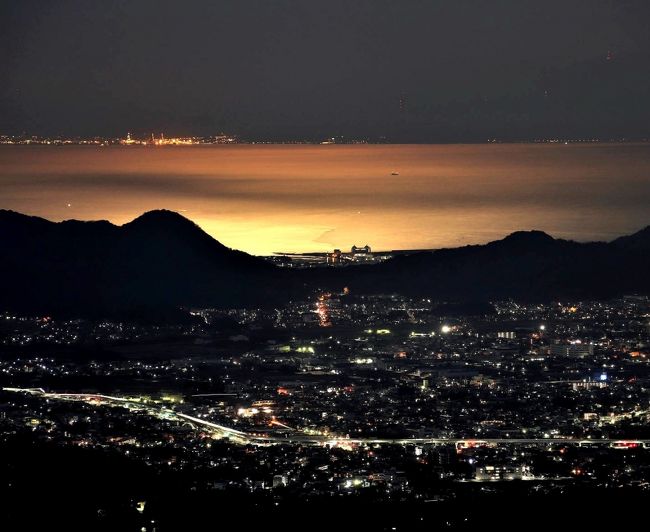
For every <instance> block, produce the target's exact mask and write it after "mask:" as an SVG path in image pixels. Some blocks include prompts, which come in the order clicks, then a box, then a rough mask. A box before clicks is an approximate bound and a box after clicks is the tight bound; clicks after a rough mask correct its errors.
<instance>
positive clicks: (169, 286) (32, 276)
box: [0, 210, 279, 314]
mask: <svg viewBox="0 0 650 532" xmlns="http://www.w3.org/2000/svg"><path fill="white" fill-rule="evenodd" d="M0 246H1V251H0V261H1V264H0V283H1V285H2V288H1V291H2V293H1V294H0V305H1V306H2V307H5V308H10V309H16V310H20V311H24V312H39V313H52V312H64V313H70V314H77V313H82V314H85V313H94V312H98V313H100V314H101V313H105V312H111V311H119V310H122V309H125V308H130V309H137V308H141V309H144V310H143V311H150V310H151V309H155V308H156V307H172V306H181V305H187V306H190V305H215V306H221V307H229V306H241V305H246V304H249V303H250V304H252V303H254V302H256V301H257V300H258V299H261V292H262V291H263V289H264V288H265V287H266V286H268V285H269V282H270V281H271V280H272V279H273V278H274V277H275V276H276V275H277V274H278V273H279V272H276V269H275V268H274V267H273V266H272V265H270V264H269V263H267V262H266V261H264V260H263V259H260V258H257V257H253V256H251V255H248V254H247V253H243V252H241V251H235V250H232V249H229V248H227V247H226V246H224V245H223V244H221V243H220V242H218V241H216V240H214V239H213V238H212V237H211V236H209V235H208V234H207V233H205V232H204V231H203V230H202V229H201V228H199V227H198V226H197V225H196V224H194V223H193V222H191V221H190V220H188V219H187V218H184V217H183V216H181V215H180V214H177V213H174V212H171V211H162V210H161V211H151V212H148V213H145V214H143V215H142V216H140V217H138V218H136V219H135V220H133V221H132V222H129V223H127V224H125V225H122V226H116V225H113V224H111V223H109V222H107V221H98V222H78V221H74V220H69V221H64V222H60V223H54V222H49V221H47V220H43V219H41V218H36V217H31V216H25V215H22V214H18V213H15V212H11V211H0ZM267 292H268V291H267ZM265 297H268V293H266V294H265Z"/></svg>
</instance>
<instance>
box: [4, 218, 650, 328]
mask: <svg viewBox="0 0 650 532" xmlns="http://www.w3.org/2000/svg"><path fill="white" fill-rule="evenodd" d="M649 268H650V227H648V228H645V229H643V230H641V231H639V232H637V233H635V234H633V235H629V236H625V237H621V238H618V239H616V240H614V241H612V242H610V243H605V242H592V243H578V242H573V241H570V240H562V239H555V238H553V237H552V236H550V235H548V234H546V233H544V232H542V231H517V232H515V233H512V234H510V235H508V236H507V237H505V238H503V239H501V240H497V241H494V242H490V243H488V244H485V245H472V246H464V247H460V248H449V249H439V250H433V251H427V252H419V253H414V254H411V255H398V256H396V257H395V258H393V259H391V260H388V261H386V262H383V263H381V264H377V265H366V266H355V267H346V268H310V269H306V270H294V269H282V268H278V267H275V266H273V265H272V264H270V263H268V262H266V261H265V260H263V259H261V258H259V257H254V256H251V255H248V254H247V253H244V252H241V251H236V250H233V249H230V248H228V247H226V246H224V245H223V244H221V243H220V242H218V241H217V240H215V239H214V238H212V237H211V236H210V235H208V234H207V233H205V232H204V231H203V230H202V229H201V228H200V227H199V226H197V225H196V224H194V223H193V222H192V221H190V220H188V219H187V218H185V217H183V216H181V215H180V214H178V213H175V212H171V211H166V210H158V211H151V212H147V213H145V214H143V215H142V216H140V217H138V218H136V219H135V220H133V221H131V222H129V223H126V224H124V225H122V226H117V225H114V224H112V223H110V222H107V221H95V222H80V221H75V220H68V221H64V222H59V223H55V222H50V221H47V220H44V219H42V218H38V217H33V216H26V215H23V214H19V213H16V212H12V211H3V210H0V310H12V311H17V312H22V313H27V314H43V315H46V314H56V313H59V314H65V315H73V316H86V315H89V316H90V315H106V314H111V313H120V312H124V311H126V310H128V311H129V312H136V313H138V312H139V313H141V314H150V313H154V312H157V311H159V310H165V309H173V308H177V307H180V306H185V307H192V306H194V307H220V308H232V307H244V306H251V305H254V306H272V305H275V304H286V303H287V302H288V301H289V300H290V299H291V298H293V297H307V296H308V295H311V294H314V293H315V292H316V291H318V290H340V289H341V288H343V287H344V286H348V287H349V288H350V289H351V290H352V291H353V293H362V294H363V293H366V294H369V293H402V294H405V295H411V296H414V297H422V298H429V299H435V300H437V301H456V302H463V301H490V300H498V299H507V298H514V299H518V300H522V301H550V300H562V299H588V298H594V299H598V298H606V297H612V296H616V295H621V294H624V293H628V292H630V293H631V292H637V293H650V276H649V275H648V273H649Z"/></svg>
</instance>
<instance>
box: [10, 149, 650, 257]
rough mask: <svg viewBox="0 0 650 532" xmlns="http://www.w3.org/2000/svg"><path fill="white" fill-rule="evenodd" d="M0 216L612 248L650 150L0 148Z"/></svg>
mask: <svg viewBox="0 0 650 532" xmlns="http://www.w3.org/2000/svg"><path fill="white" fill-rule="evenodd" d="M393 172H396V173H398V174H399V175H392V173H393ZM0 208H4V209H12V210H16V211H19V212H23V213H26V214H32V215H37V216H42V217H45V218H48V219H50V220H55V221H59V220H65V219H70V218H74V219H79V220H98V219H107V220H110V221H111V222H114V223H116V224H123V223H125V222H128V221H130V220H131V219H133V218H135V217H136V216H138V215H140V214H142V213H143V212H144V211H147V210H151V209H161V208H165V209H171V210H174V211H178V212H180V213H181V214H183V215H185V216H187V217H188V218H190V219H192V220H193V221H195V222H196V223H197V224H199V225H200V226H201V227H202V228H203V229H204V230H206V231H207V232H208V233H210V234H211V235H212V236H214V237H215V238H217V239H218V240H220V241H221V242H222V243H224V244H225V245H227V246H230V247H233V248H237V249H242V250H244V251H248V252H250V253H254V254H269V253H272V252H274V251H294V252H301V251H326V250H331V249H333V248H341V249H348V248H350V246H352V245H353V244H356V245H365V244H369V245H370V246H372V248H373V249H375V250H389V249H424V248H439V247H450V246H459V245H464V244H474V243H483V242H487V241H489V240H494V239H498V238H501V237H503V236H505V235H506V234H508V233H510V232H512V231H516V230H522V229H541V230H543V231H546V232H548V233H550V234H552V235H553V236H555V237H561V238H569V239H575V240H579V241H589V240H611V239H613V238H615V237H617V236H620V235H622V234H626V233H632V232H634V231H637V230H638V229H641V228H642V227H645V226H646V225H649V224H650V144H604V143H594V144H568V145H564V144H467V145H329V146H320V145H232V146H196V147H158V148H156V147H118V146H115V147H87V146H66V147H49V146H0Z"/></svg>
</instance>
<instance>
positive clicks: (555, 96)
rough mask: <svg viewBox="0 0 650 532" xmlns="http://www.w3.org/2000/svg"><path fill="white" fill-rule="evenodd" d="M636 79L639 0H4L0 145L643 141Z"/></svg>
mask: <svg viewBox="0 0 650 532" xmlns="http://www.w3.org/2000/svg"><path fill="white" fill-rule="evenodd" d="M649 66H650V2H648V1H647V0H618V1H614V0H612V1H601V0H562V1H554V0H546V1H528V0H501V1H499V0H494V1H466V0H456V1H436V0H428V1H405V0H402V1H385V0H371V1H370V0H369V1H361V0H359V1H354V2H352V1H350V2H337V1H308V0H302V1H284V0H273V1H271V0H259V1H247V0H232V1H226V0H183V1H182V2H181V1H168V0H129V1H122V0H115V1H113V0H104V1H89V0H57V1H37V0H3V2H2V3H0V133H11V134H13V133H20V132H23V131H25V132H27V133H30V134H66V135H85V136H88V135H124V134H125V132H126V131H127V130H128V131H133V132H136V133H145V132H151V131H156V132H160V131H164V132H166V133H168V134H198V135H202V134H212V133H217V132H220V131H226V132H231V133H238V134H241V135H244V136H247V137H249V138H269V139H276V140H278V139H291V138H303V137H304V138H320V137H323V136H331V135H345V136H370V137H372V138H376V137H380V136H386V137H387V138H388V139H389V140H393V141H454V140H485V139H486V138H490V137H497V138H504V139H516V138H535V137H549V136H562V137H571V136H598V137H620V136H630V137H643V136H650V131H649V129H650V68H649ZM400 101H401V104H400Z"/></svg>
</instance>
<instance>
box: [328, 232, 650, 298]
mask: <svg viewBox="0 0 650 532" xmlns="http://www.w3.org/2000/svg"><path fill="white" fill-rule="evenodd" d="M649 274H650V228H646V229H644V230H642V231H639V232H638V233H635V234H634V235H631V236H626V237H622V238H619V239H617V240H614V241H613V242H610V243H604V242H591V243H578V242H573V241H568V240H560V239H554V238H553V237H551V236H549V235H547V234H546V233H543V232H541V231H519V232H516V233H512V234H511V235H509V236H507V237H506V238H504V239H502V240H498V241H495V242H490V243H488V244H485V245H481V246H465V247H461V248H454V249H441V250H436V251H432V252H423V253H417V254H414V255H406V256H398V257H396V258H394V259H392V260H389V261H387V262H385V263H383V264H380V265H377V266H372V267H364V268H362V269H354V270H350V272H349V273H348V275H346V277H347V279H346V281H347V282H348V283H351V285H352V286H351V288H353V289H356V290H357V291H359V290H360V291H366V290H372V289H373V287H375V288H376V287H381V289H382V290H384V291H394V292H400V293H406V294H411V295H422V296H424V297H434V298H436V299H438V300H440V299H448V300H456V301H468V300H470V301H486V300H496V299H505V298H514V299H518V300H523V301H549V300H561V299H567V298H574V299H575V298H577V299H589V298H592V299H599V298H606V297H612V296H616V295H621V294H625V293H633V292H641V293H646V294H647V293H650V276H649ZM330 275H332V274H330Z"/></svg>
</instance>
